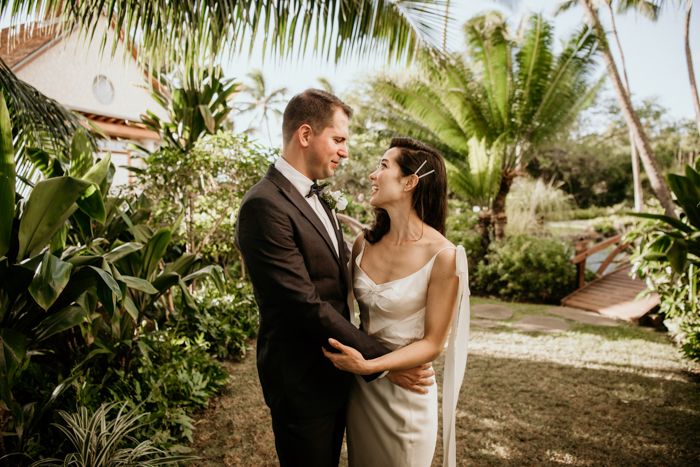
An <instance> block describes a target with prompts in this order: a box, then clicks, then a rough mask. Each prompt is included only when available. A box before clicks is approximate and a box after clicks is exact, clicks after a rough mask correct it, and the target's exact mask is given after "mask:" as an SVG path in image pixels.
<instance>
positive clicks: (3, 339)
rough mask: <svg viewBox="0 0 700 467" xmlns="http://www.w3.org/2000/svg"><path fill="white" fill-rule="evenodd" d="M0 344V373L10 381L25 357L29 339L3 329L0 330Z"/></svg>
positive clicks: (10, 330)
mask: <svg viewBox="0 0 700 467" xmlns="http://www.w3.org/2000/svg"><path fill="white" fill-rule="evenodd" d="M0 344H1V345H0V352H2V359H3V362H4V365H0V372H2V373H4V374H5V375H6V376H7V379H8V381H11V380H12V377H13V376H14V374H15V371H17V369H18V368H19V367H20V365H21V364H22V361H23V360H24V358H25V357H26V356H27V346H28V344H29V339H27V336H25V335H24V334H22V333H19V332H17V331H14V330H12V329H7V328H4V329H0Z"/></svg>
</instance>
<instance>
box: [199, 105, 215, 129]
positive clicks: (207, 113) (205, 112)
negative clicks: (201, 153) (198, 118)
mask: <svg viewBox="0 0 700 467" xmlns="http://www.w3.org/2000/svg"><path fill="white" fill-rule="evenodd" d="M197 107H199V112H200V113H201V114H202V118H203V119H204V125H205V126H206V127H207V130H208V131H209V133H210V134H212V135H213V134H214V133H216V123H215V122H214V117H213V116H212V114H211V110H210V109H209V107H208V106H206V105H198V106H197Z"/></svg>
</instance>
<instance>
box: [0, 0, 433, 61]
mask: <svg viewBox="0 0 700 467" xmlns="http://www.w3.org/2000/svg"><path fill="white" fill-rule="evenodd" d="M442 4H443V2H442V1H441V0H286V1H283V2H282V1H279V0H194V1H192V0H148V1H145V0H141V1H138V0H136V1H134V0H114V1H111V2H105V1H104V0H84V1H80V2H78V1H75V0H73V1H69V2H66V1H65V0H17V1H14V2H0V17H1V18H2V19H6V20H7V19H10V20H11V24H12V25H15V24H17V23H18V22H19V21H22V20H23V18H24V17H25V15H26V14H27V13H28V14H29V15H33V16H34V17H36V18H60V19H61V21H58V22H56V26H55V27H57V28H59V29H65V30H70V29H72V28H74V27H77V30H78V32H79V33H80V34H82V35H83V36H84V37H85V38H86V39H88V40H97V41H98V43H100V44H101V47H102V48H106V49H111V54H112V55H114V53H115V52H116V48H117V44H118V42H119V40H120V38H119V36H120V35H119V34H115V35H114V39H113V41H111V43H110V41H109V40H108V31H107V30H105V31H104V33H100V32H98V29H97V27H98V24H99V22H100V19H101V18H102V16H103V15H104V16H105V17H106V20H107V23H108V24H113V25H114V26H115V27H116V29H118V30H120V31H121V32H122V33H123V35H124V39H126V40H127V42H128V43H132V44H138V45H139V53H140V55H141V56H142V57H143V58H144V59H145V61H146V63H148V66H149V67H150V68H151V69H152V70H159V69H160V68H161V67H163V66H165V65H168V64H175V63H180V62H181V61H182V60H183V59H184V60H186V59H187V56H186V55H187V54H183V52H184V51H190V52H191V51H199V52H198V53H202V54H204V55H205V56H209V57H220V56H221V54H222V53H224V52H225V51H226V50H228V53H229V54H231V55H230V56H232V55H233V54H234V53H237V52H238V51H240V50H241V49H242V47H243V46H244V45H246V44H249V46H250V50H251V51H252V49H253V45H254V43H255V38H256V36H257V34H258V33H259V32H262V33H263V34H265V49H266V50H270V51H278V52H279V53H280V54H281V55H282V56H285V55H287V54H288V53H289V52H292V51H297V52H304V51H306V50H307V45H308V44H309V39H311V41H310V43H311V44H313V48H314V51H316V52H318V53H320V54H326V55H327V56H328V57H330V56H331V53H333V59H334V60H335V61H336V62H337V61H338V60H339V59H340V58H341V57H343V56H345V55H346V54H348V53H351V54H352V53H358V52H359V53H374V54H375V55H377V56H386V57H388V59H389V60H393V59H396V58H401V57H405V58H408V59H410V58H411V57H412V56H414V55H415V53H416V52H417V51H418V49H419V48H420V46H427V47H430V48H433V49H437V48H438V47H436V46H435V44H438V43H439V38H437V37H434V35H435V34H436V33H439V32H441V25H442V24H443V22H444V8H443V6H442ZM310 36H311V37H310ZM126 49H128V48H126ZM126 49H125V54H128V53H130V51H129V50H126Z"/></svg>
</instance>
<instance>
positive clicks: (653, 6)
mask: <svg viewBox="0 0 700 467" xmlns="http://www.w3.org/2000/svg"><path fill="white" fill-rule="evenodd" d="M663 3H664V2H663V0H662V1H652V2H650V1H648V0H618V2H617V12H618V13H627V12H628V11H629V10H634V11H637V12H638V13H640V14H641V15H642V16H644V17H646V18H648V19H650V20H652V21H656V20H657V19H659V12H660V11H661V5H662V4H663Z"/></svg>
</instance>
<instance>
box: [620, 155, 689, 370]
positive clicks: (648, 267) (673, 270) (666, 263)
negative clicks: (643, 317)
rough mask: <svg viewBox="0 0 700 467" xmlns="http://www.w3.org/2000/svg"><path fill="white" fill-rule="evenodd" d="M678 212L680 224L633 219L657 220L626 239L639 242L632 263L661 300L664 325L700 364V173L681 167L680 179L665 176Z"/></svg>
mask: <svg viewBox="0 0 700 467" xmlns="http://www.w3.org/2000/svg"><path fill="white" fill-rule="evenodd" d="M666 179H667V181H668V184H669V186H670V187H671V190H672V191H673V193H674V195H675V196H676V203H677V204H678V206H679V207H680V209H681V216H680V219H675V218H672V217H669V216H665V215H661V214H637V213H635V214H632V215H634V216H636V217H642V218H646V219H652V220H655V221H657V222H656V223H654V224H650V225H647V226H645V227H642V228H640V229H637V230H636V231H634V232H632V233H631V234H630V235H628V236H627V239H628V241H630V240H634V239H640V240H641V242H640V245H639V246H638V247H637V248H636V249H635V254H634V256H633V257H632V259H631V261H632V262H633V264H634V268H633V272H634V273H635V274H637V275H638V276H639V277H641V278H642V279H646V281H647V285H648V286H649V289H650V292H651V291H655V292H657V293H658V294H659V296H660V298H661V305H660V306H661V311H662V312H663V313H664V314H665V315H666V320H665V321H664V323H665V324H666V326H667V327H668V328H669V330H671V331H672V332H673V333H674V334H675V335H676V337H677V339H678V340H679V342H680V343H681V346H682V350H683V353H684V354H685V356H686V357H688V358H690V359H693V360H696V361H700V302H699V300H698V285H699V283H700V277H699V275H698V270H699V269H700V173H698V171H697V170H696V169H694V168H693V167H691V166H689V165H686V167H685V176H682V175H676V174H669V175H668V176H667V177H666Z"/></svg>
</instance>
